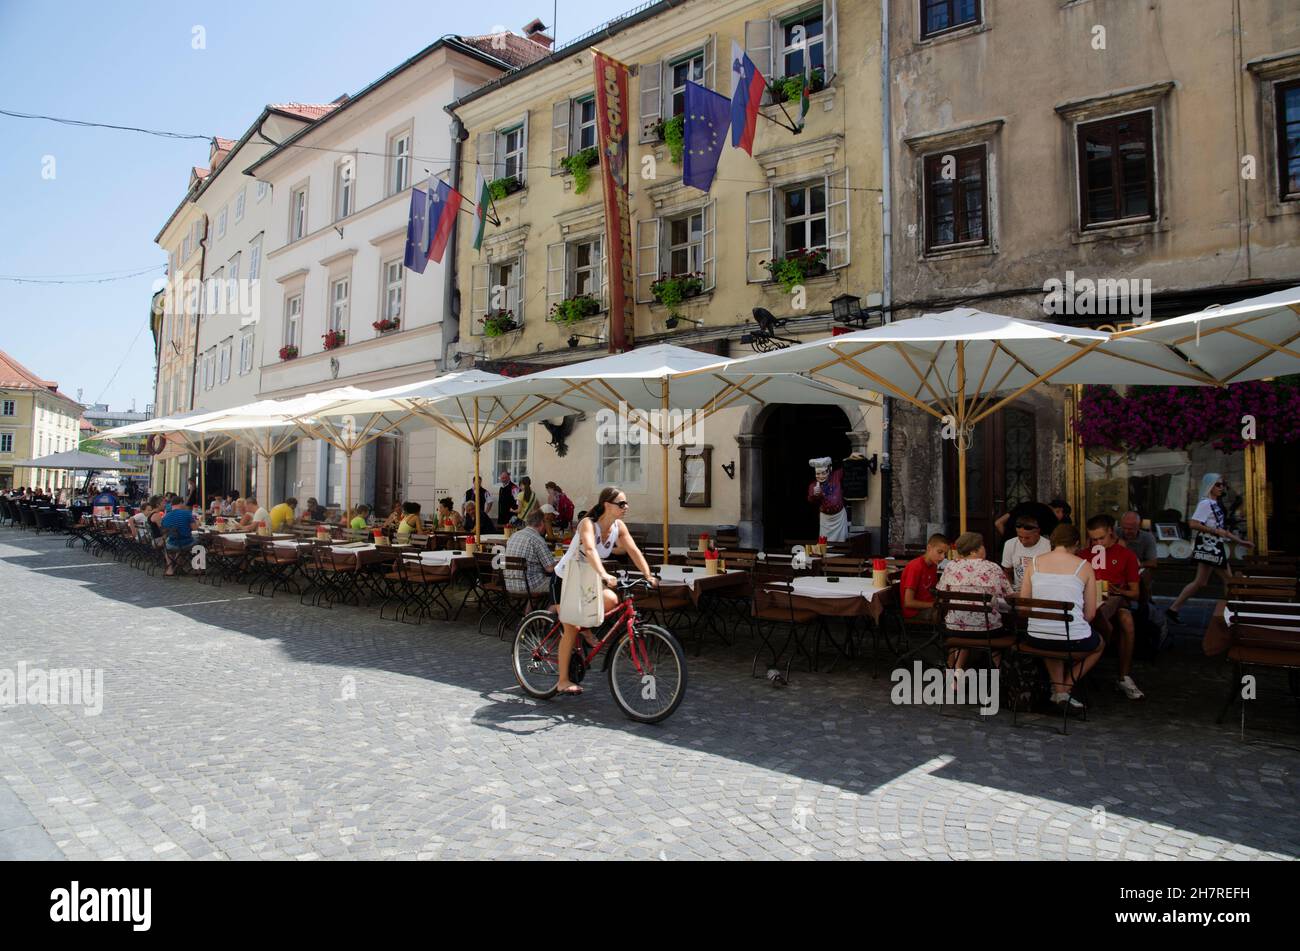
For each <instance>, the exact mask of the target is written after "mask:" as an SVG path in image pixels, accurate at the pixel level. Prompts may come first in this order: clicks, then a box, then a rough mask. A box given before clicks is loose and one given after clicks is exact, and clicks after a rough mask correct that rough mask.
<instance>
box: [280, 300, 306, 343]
mask: <svg viewBox="0 0 1300 951" xmlns="http://www.w3.org/2000/svg"><path fill="white" fill-rule="evenodd" d="M301 328H302V295H301V294H294V295H293V296H292V297H290V298H289V299H288V300H286V301H285V302H284V345H285V346H286V347H297V346H299V345H300V344H299V342H300V341H301V339H302V338H301V336H300V334H299V331H300V330H301Z"/></svg>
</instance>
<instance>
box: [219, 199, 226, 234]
mask: <svg viewBox="0 0 1300 951" xmlns="http://www.w3.org/2000/svg"><path fill="white" fill-rule="evenodd" d="M225 236H226V206H225V205H222V206H221V210H220V211H219V212H217V237H218V238H224V237H225Z"/></svg>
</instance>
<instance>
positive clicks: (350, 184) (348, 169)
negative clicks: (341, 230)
mask: <svg viewBox="0 0 1300 951" xmlns="http://www.w3.org/2000/svg"><path fill="white" fill-rule="evenodd" d="M356 167H357V165H356V162H355V160H353V158H352V156H350V155H349V156H346V157H345V158H343V159H341V160H340V161H339V163H338V164H337V165H335V166H334V220H335V221H338V220H339V219H340V218H346V217H347V216H348V215H350V214H352V212H354V211H355V210H356V182H355V180H354V179H355V172H356Z"/></svg>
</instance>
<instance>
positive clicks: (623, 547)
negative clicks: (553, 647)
mask: <svg viewBox="0 0 1300 951" xmlns="http://www.w3.org/2000/svg"><path fill="white" fill-rule="evenodd" d="M627 507H628V503H627V496H626V495H625V494H624V493H623V492H622V490H620V489H616V488H614V487H613V486H609V487H607V488H604V489H602V490H601V492H600V498H598V499H597V500H596V504H595V505H593V506H592V507H591V511H589V512H588V513H587V517H586V518H584V519H583V520H582V521H581V522H579V523H578V530H577V532H575V533H574V535H573V541H572V542H571V543H570V544H569V550H568V551H566V552H565V553H564V557H563V558H561V559H560V562H559V564H557V565H556V566H555V575H556V577H557V578H560V579H561V580H563V579H564V577H565V575H566V573H567V571H568V567H569V565H570V564H571V563H572V562H573V561H574V559H576V558H580V557H582V555H580V554H579V552H580V551H581V552H582V553H584V554H585V555H586V558H587V563H588V564H589V565H591V567H592V568H593V569H595V571H596V573H597V575H599V576H600V580H601V581H603V582H604V584H605V589H604V590H603V591H602V592H601V595H602V596H603V597H604V599H605V610H606V611H612V610H613V609H614V607H615V606H616V605H617V604H618V595H616V594H615V593H614V592H613V591H611V590H610V589H611V588H613V587H614V585H615V584H617V583H618V579H617V578H615V577H614V576H613V575H611V574H610V573H609V572H608V571H606V570H605V565H604V564H603V562H602V561H601V559H603V558H608V557H609V556H610V555H612V554H615V553H618V554H626V555H627V556H628V557H629V558H631V559H632V563H633V564H634V565H636V567H637V570H638V571H640V572H641V573H642V574H643V575H645V577H646V578H647V580H649V581H650V583H651V584H654V585H657V584H658V583H659V580H658V579H657V578H655V577H654V576H652V575H651V574H650V566H649V564H647V563H646V560H645V556H644V555H643V554H641V549H639V548H637V546H636V542H635V541H633V540H632V535H631V533H629V532H628V530H627V526H626V525H624V524H623V519H622V516H623V515H624V514H626V512H627ZM577 641H578V627H577V625H575V624H565V625H564V635H563V636H562V637H561V638H560V646H559V648H558V650H557V660H558V662H559V668H560V682H559V683H558V684H556V693H558V694H570V695H577V694H580V693H582V688H581V687H579V686H578V685H577V684H575V683H574V682H573V681H572V680H570V679H569V656H570V655H571V654H572V653H573V647H574V645H575V644H576V643H577Z"/></svg>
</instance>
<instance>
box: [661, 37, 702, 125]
mask: <svg viewBox="0 0 1300 951" xmlns="http://www.w3.org/2000/svg"><path fill="white" fill-rule="evenodd" d="M668 74H669V79H670V81H671V83H672V85H671V86H670V87H669V88H668V110H667V115H668V116H669V117H672V116H680V115H682V114H683V113H684V112H686V83H687V82H693V83H699V84H703V83H704V50H702V49H701V50H696V51H695V52H694V53H690V54H688V55H687V56H683V57H682V58H680V59H677V60H674V61H673V62H671V63H669V65H668Z"/></svg>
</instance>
